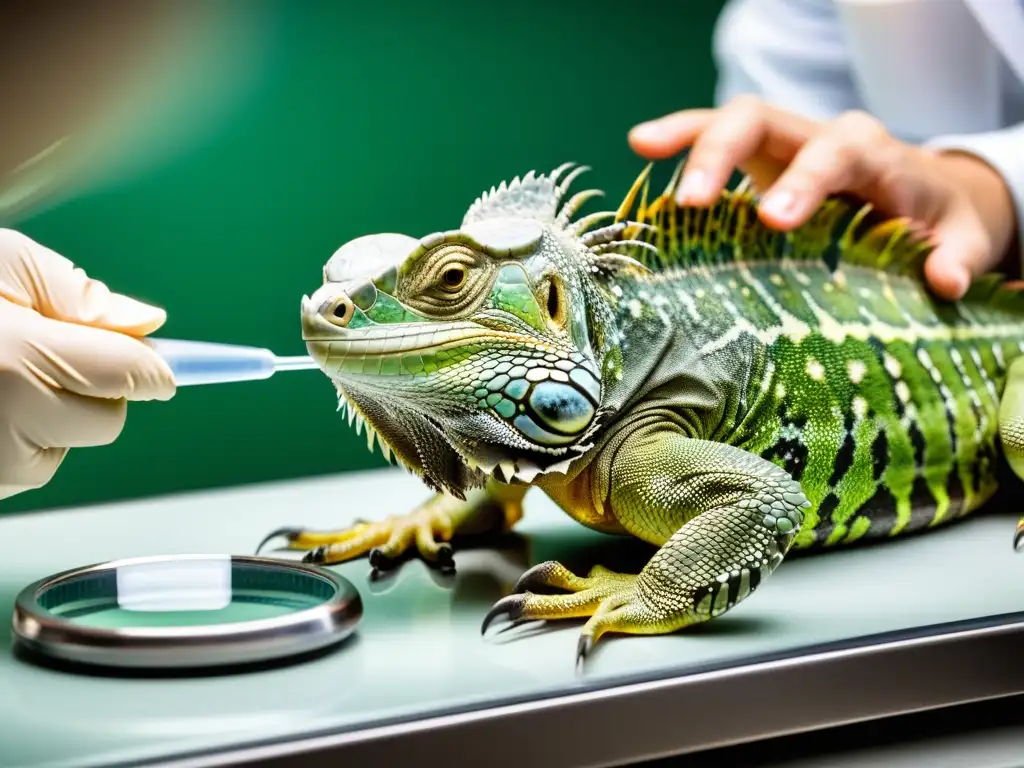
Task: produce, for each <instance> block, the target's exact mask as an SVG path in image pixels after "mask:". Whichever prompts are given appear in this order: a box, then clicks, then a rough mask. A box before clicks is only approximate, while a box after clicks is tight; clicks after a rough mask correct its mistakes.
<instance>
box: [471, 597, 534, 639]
mask: <svg viewBox="0 0 1024 768" xmlns="http://www.w3.org/2000/svg"><path fill="white" fill-rule="evenodd" d="M523 606H524V602H523V599H522V598H521V597H520V596H519V595H508V596H507V597H503V598H501V600H499V601H498V602H496V603H495V604H494V605H493V606H491V610H489V611H488V612H487V615H486V616H484V621H483V624H482V625H481V626H480V634H481V635H483V634H486V633H487V628H488V627H489V626H491V623H492V622H493V621H494V620H495V619H497V618H499V617H504V618H507V619H508V620H509V621H510V622H511V623H512V625H513V626H515V625H516V624H521V623H522V621H523Z"/></svg>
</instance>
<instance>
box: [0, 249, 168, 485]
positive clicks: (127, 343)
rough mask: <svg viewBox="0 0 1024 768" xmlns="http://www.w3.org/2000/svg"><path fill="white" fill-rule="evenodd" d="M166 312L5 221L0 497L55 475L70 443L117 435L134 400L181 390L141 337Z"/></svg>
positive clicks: (0, 283) (0, 253)
mask: <svg viewBox="0 0 1024 768" xmlns="http://www.w3.org/2000/svg"><path fill="white" fill-rule="evenodd" d="M165 319H166V315H165V313H164V311H163V310H162V309H158V308H156V307H151V306H149V305H147V304H142V303H139V302H137V301H135V300H134V299H130V298H128V297H126V296H121V295H119V294H116V293H112V292H110V291H109V290H108V289H107V287H106V286H105V285H104V284H103V283H101V282H98V281H96V280H92V279H90V278H89V277H88V276H87V275H86V274H85V273H84V272H83V271H82V270H81V269H76V268H75V266H74V265H73V264H72V263H71V262H70V261H68V260H67V259H65V258H64V257H63V256H60V255H59V254H57V253H55V252H54V251H52V250H50V249H49V248H45V247H43V246H41V245H39V244H38V243H36V242H34V241H33V240H31V239H30V238H28V237H25V236H24V235H21V234H19V233H17V232H13V231H11V230H8V229H0V499H3V498H7V497H9V496H13V495H14V494H17V493H20V492H22V491H26V490H29V489H33V488H39V487H41V486H43V485H45V484H46V483H48V482H49V481H50V479H51V478H52V477H53V475H54V473H55V472H56V471H57V469H58V467H59V466H60V464H61V462H63V460H64V457H65V455H67V452H68V449H69V448H78V447H83V446H98V445H107V444H109V443H111V442H113V441H114V440H115V439H117V437H118V436H119V435H120V434H121V430H122V428H123V427H124V422H125V416H126V410H127V401H129V400H168V399H170V398H171V397H172V396H173V395H174V392H175V384H174V377H173V374H172V373H171V371H170V369H169V368H168V367H167V364H166V363H165V362H164V361H163V359H162V358H160V356H158V355H157V354H156V353H155V352H153V351H152V350H151V349H150V348H149V347H148V346H146V345H145V344H144V343H143V342H141V341H139V340H138V339H137V338H133V337H142V336H145V335H148V334H150V333H152V332H153V331H155V330H157V329H158V328H159V327H160V326H161V325H163V324H164V321H165Z"/></svg>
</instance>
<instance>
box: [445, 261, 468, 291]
mask: <svg viewBox="0 0 1024 768" xmlns="http://www.w3.org/2000/svg"><path fill="white" fill-rule="evenodd" d="M468 274H469V273H468V272H467V271H466V268H465V267H464V266H462V265H461V264H454V265H452V266H450V267H447V268H445V270H444V272H442V273H441V285H443V286H444V287H445V288H447V289H448V290H450V291H456V290H458V289H459V288H461V287H462V286H463V285H465V283H466V277H467V276H468Z"/></svg>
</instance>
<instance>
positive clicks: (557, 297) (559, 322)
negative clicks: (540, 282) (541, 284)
mask: <svg viewBox="0 0 1024 768" xmlns="http://www.w3.org/2000/svg"><path fill="white" fill-rule="evenodd" d="M545 306H546V308H547V313H548V319H549V320H550V322H551V324H552V325H554V326H555V328H557V329H558V330H562V329H564V328H565V323H566V321H567V319H568V316H569V313H568V311H567V307H566V299H565V284H564V283H563V282H562V280H561V278H559V277H558V275H552V276H551V277H550V278H549V279H548V296H547V302H546V304H545Z"/></svg>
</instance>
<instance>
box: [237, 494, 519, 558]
mask: <svg viewBox="0 0 1024 768" xmlns="http://www.w3.org/2000/svg"><path fill="white" fill-rule="evenodd" d="M527 490H529V487H528V486H514V485H505V484H503V483H499V482H497V481H495V480H490V481H488V483H487V485H486V486H485V487H484V488H478V489H474V490H472V491H469V492H468V493H467V494H466V500H465V501H460V500H459V499H456V498H454V497H452V496H448V495H446V494H441V493H438V494H436V495H434V496H433V497H431V498H430V499H427V500H426V501H425V502H423V504H421V505H420V506H419V507H417V508H416V509H414V510H413V511H412V512H410V513H408V514H406V515H396V516H393V517H388V518H385V519H384V520H381V521H379V522H368V521H365V520H360V521H357V522H355V523H354V524H353V525H352V526H350V527H349V528H344V529H341V530H338V531H311V530H305V529H301V528H282V529H280V530H277V531H274V532H273V533H271V534H269V535H268V536H267V537H266V538H264V540H263V542H262V543H261V544H260V546H259V548H258V550H257V551H259V549H262V548H263V547H264V546H265V545H266V543H267V542H268V541H270V540H271V539H274V538H278V537H284V538H285V540H286V541H287V544H288V549H297V550H309V552H308V554H307V555H306V556H305V557H304V558H303V560H304V561H305V562H312V563H320V564H324V565H333V564H335V563H341V562H344V561H346V560H353V559H355V558H357V557H360V556H361V555H365V554H366V553H367V552H369V556H370V565H371V566H373V568H374V569H376V570H381V571H383V570H387V569H389V568H391V567H393V566H394V564H395V563H396V562H397V561H398V559H399V558H400V557H401V556H402V555H404V554H405V552H406V551H407V550H408V549H409V547H410V546H412V545H413V544H414V543H415V545H416V549H417V550H418V551H419V554H420V556H421V557H422V558H423V559H424V560H425V561H426V562H427V563H429V564H432V565H436V566H438V567H439V568H441V569H443V570H450V569H452V568H453V567H454V559H453V555H452V546H451V543H450V542H451V539H452V538H453V537H454V536H456V535H460V536H461V535H474V534H485V533H489V532H491V531H495V532H497V531H508V530H511V528H512V527H513V526H514V525H515V524H516V523H517V522H518V521H519V520H520V519H521V518H522V516H523V496H525V494H526V491H527Z"/></svg>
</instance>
